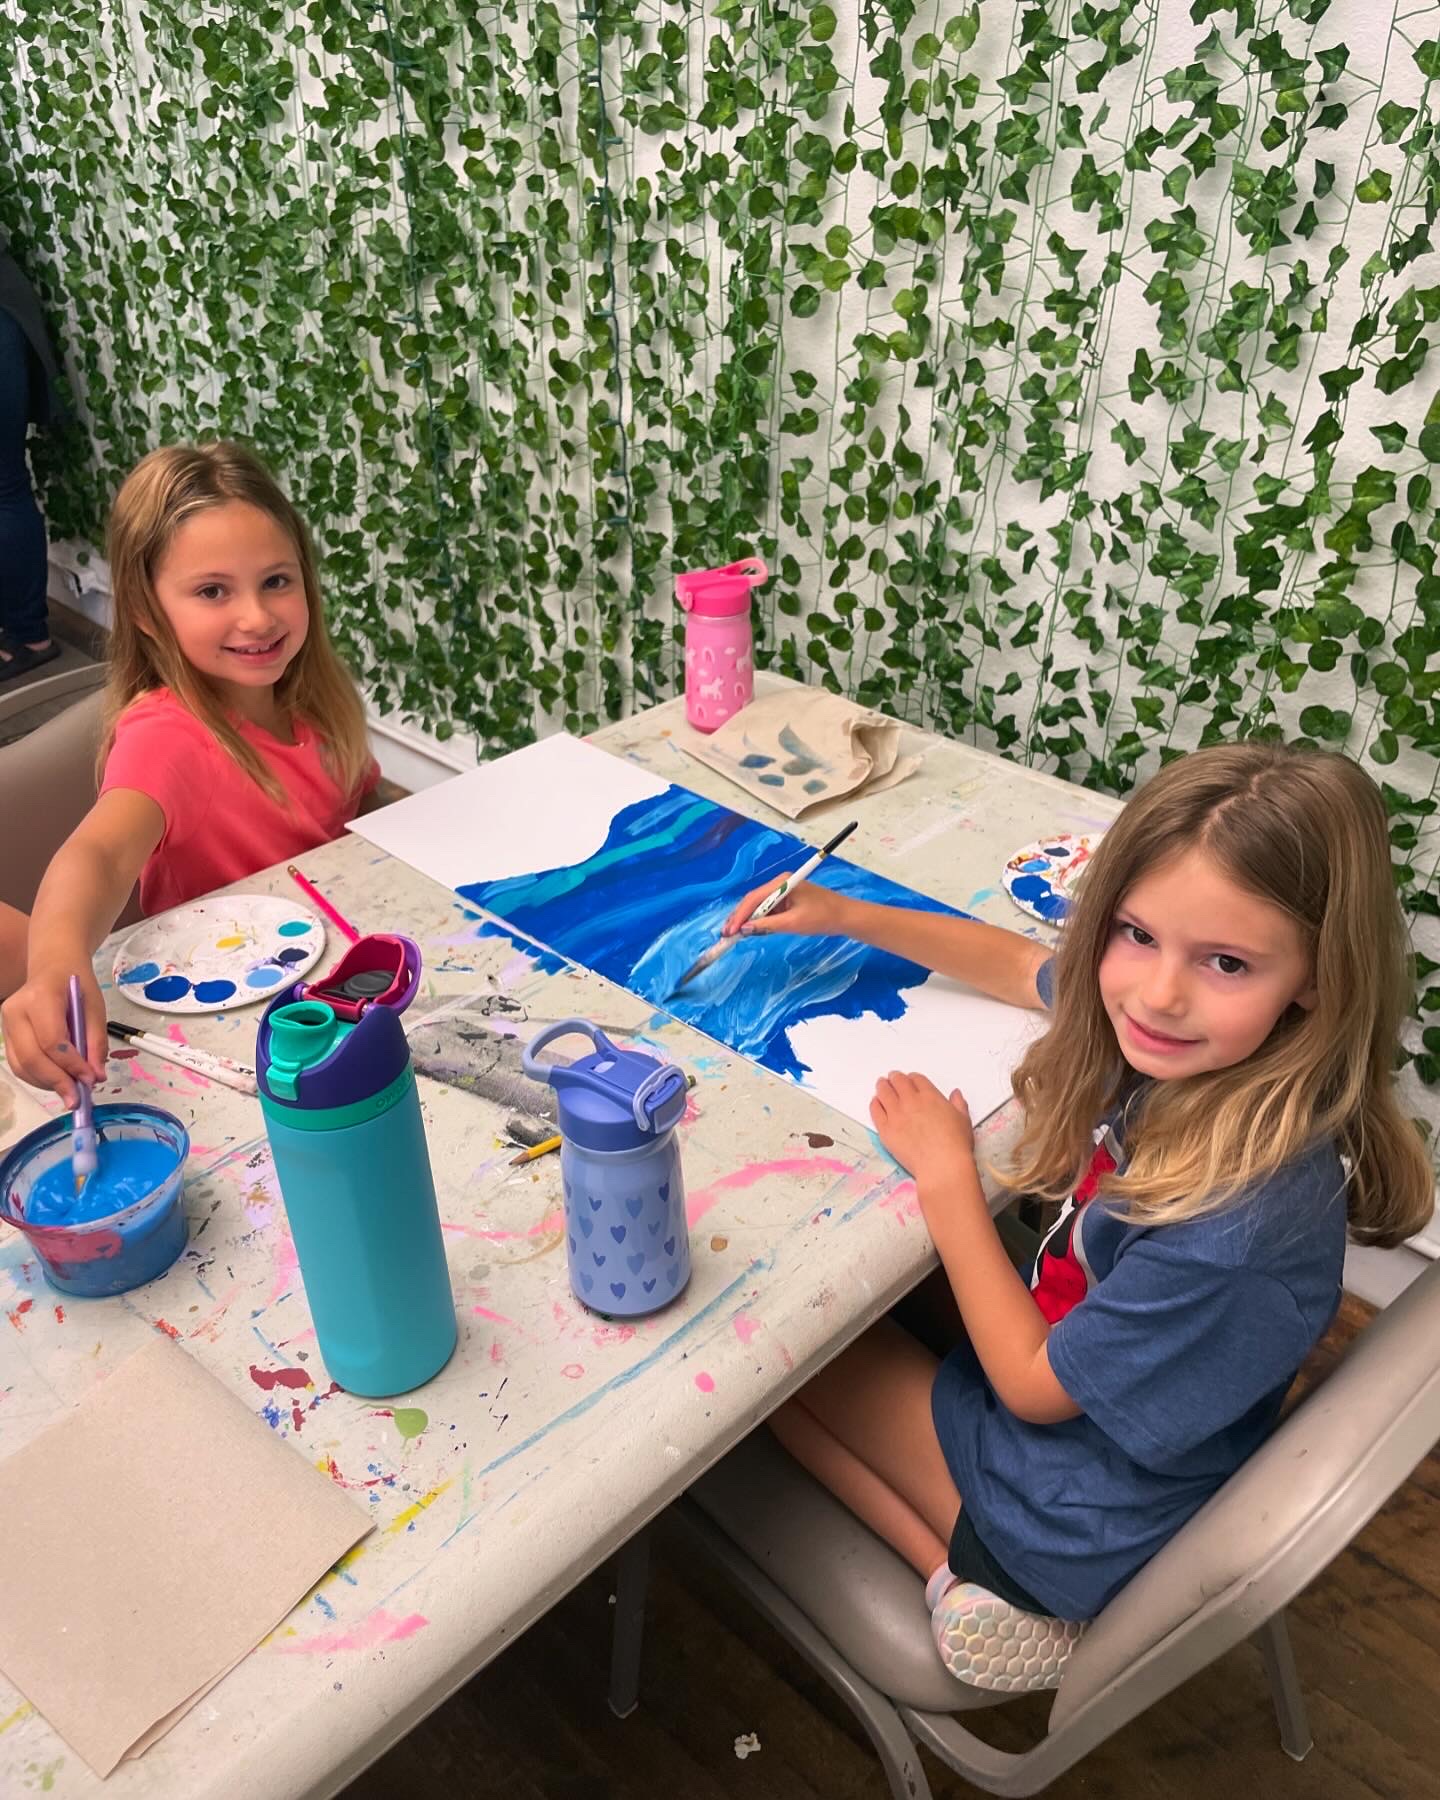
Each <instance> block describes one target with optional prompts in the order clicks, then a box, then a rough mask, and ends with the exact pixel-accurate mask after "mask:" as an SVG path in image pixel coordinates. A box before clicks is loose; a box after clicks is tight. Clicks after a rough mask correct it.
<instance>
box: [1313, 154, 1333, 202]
mask: <svg viewBox="0 0 1440 1800" xmlns="http://www.w3.org/2000/svg"><path fill="white" fill-rule="evenodd" d="M1334 185H1335V165H1334V163H1327V162H1321V161H1320V159H1319V158H1318V157H1317V158H1316V160H1315V198H1316V199H1317V200H1323V199H1324V198H1325V196H1326V195H1327V194H1328V193H1329V192H1330V190H1331V188H1333V187H1334Z"/></svg>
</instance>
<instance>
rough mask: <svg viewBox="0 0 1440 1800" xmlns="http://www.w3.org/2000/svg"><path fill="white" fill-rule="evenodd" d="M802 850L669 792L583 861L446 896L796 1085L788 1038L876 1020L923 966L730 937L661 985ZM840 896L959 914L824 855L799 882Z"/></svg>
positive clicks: (617, 822) (893, 1012)
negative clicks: (805, 1028)
mask: <svg viewBox="0 0 1440 1800" xmlns="http://www.w3.org/2000/svg"><path fill="white" fill-rule="evenodd" d="M810 854H811V847H810V845H808V844H806V843H805V842H804V841H803V840H801V839H800V838H797V837H794V836H792V835H791V834H790V833H789V832H785V831H776V830H774V829H773V828H772V827H770V826H768V825H759V824H756V823H755V821H754V820H753V819H746V818H742V817H741V816H740V815H739V814H738V813H733V812H730V811H729V810H728V809H727V808H725V807H722V806H717V805H715V803H714V802H713V801H710V800H703V799H701V798H700V797H699V796H698V795H696V794H692V793H690V792H689V791H688V790H687V789H685V788H680V787H673V786H672V787H669V788H667V789H666V790H665V792H664V793H663V794H659V795H656V796H655V797H654V798H652V799H646V800H641V801H637V802H636V803H635V804H634V805H632V806H627V807H626V808H625V809H624V810H623V811H622V812H620V813H617V814H616V816H615V818H614V819H613V820H612V821H611V825H610V830H609V833H608V835H607V837H606V839H605V843H604V844H603V846H602V847H601V848H600V849H599V850H597V851H596V852H595V854H594V855H593V856H589V857H587V858H586V859H585V860H584V861H583V862H579V863H574V864H571V865H569V866H568V867H565V868H557V869H545V870H540V871H537V872H536V873H534V874H528V875H514V876H509V877H507V878H505V879H503V880H497V881H478V882H475V883H473V884H471V885H469V886H465V887H462V888H461V889H460V890H459V891H460V893H461V894H462V895H463V896H464V897H465V898H466V899H467V900H470V901H472V902H474V904H475V905H477V906H481V907H484V909H485V910H486V911H487V912H490V913H494V914H495V915H496V917H498V918H501V919H504V920H505V921H507V923H509V924H511V925H514V926H516V927H518V928H519V929H520V930H521V931H523V932H525V933H527V934H528V935H529V936H531V937H534V938H538V939H539V940H540V942H541V943H543V944H548V945H550V946H551V948H552V949H555V950H558V951H559V952H560V953H561V954H562V955H564V956H566V957H568V958H569V959H570V960H571V961H572V962H576V963H579V964H581V965H582V966H583V967H586V968H591V969H596V970H598V971H599V972H600V973H601V974H602V975H605V976H607V977H608V978H609V979H610V980H611V981H614V982H616V983H617V984H618V985H619V986H621V987H625V988H628V989H629V990H630V991H631V992H632V993H636V994H639V995H641V996H642V997H643V998H645V999H647V1000H650V1001H652V1002H653V1003H654V1005H655V1006H657V1007H660V1008H663V1009H664V1010H665V1011H666V1012H669V1013H672V1014H673V1015H674V1016H675V1017H676V1018H678V1019H683V1020H685V1021H686V1023H687V1024H691V1025H694V1026H695V1027H696V1028H697V1029H698V1030H700V1031H703V1032H705V1033H707V1034H708V1035H709V1036H710V1037H713V1038H716V1039H718V1040H719V1041H720V1042H722V1043H725V1044H728V1045H729V1046H730V1047H731V1049H733V1050H738V1051H739V1052H740V1053H741V1054H742V1055H744V1056H748V1057H750V1058H752V1059H753V1060H754V1061H756V1062H758V1063H762V1064H763V1065H764V1066H765V1067H766V1068H767V1069H771V1070H773V1071H774V1073H776V1074H777V1075H788V1076H790V1077H792V1078H793V1079H795V1080H800V1079H802V1078H803V1077H804V1076H805V1075H806V1074H807V1073H808V1072H809V1071H808V1068H807V1065H806V1064H805V1063H803V1062H802V1061H801V1060H800V1059H799V1057H798V1056H797V1055H796V1053H795V1051H794V1048H793V1047H792V1044H791V1041H790V1036H789V1033H790V1029H791V1027H792V1026H795V1025H798V1024H800V1023H801V1022H802V1021H804V1020H807V1019H823V1018H835V1019H858V1018H860V1017H861V1016H862V1015H863V1014H866V1013H873V1014H875V1015H876V1016H877V1017H879V1018H881V1019H886V1020H894V1019H899V1018H900V1017H901V1016H902V1015H903V1014H904V1012H905V1008H906V1001H905V999H904V997H903V996H904V993H905V990H906V989H907V988H917V987H919V986H920V985H921V984H922V983H923V982H924V981H925V980H926V979H927V977H928V975H929V970H927V969H926V968H924V967H923V966H922V965H921V964H919V963H914V962H910V961H908V960H907V959H906V958H904V957H900V956H892V955H890V954H889V953H888V952H886V951H882V950H874V949H871V948H869V947H868V946H867V945H865V944H857V943H855V942H853V941H852V940H850V939H848V938H800V937H790V936H788V935H775V936H761V937H754V938H742V939H741V940H740V942H739V943H737V944H736V945H735V947H734V948H733V949H732V950H730V951H729V952H727V954H726V955H724V956H722V957H721V958H720V959H719V961H718V962H716V963H714V964H713V965H712V966H711V967H710V968H708V969H706V970H704V971H703V972H702V973H701V974H700V975H698V976H697V977H696V978H695V980H694V981H692V982H691V983H690V984H689V985H688V986H687V987H686V989H685V990H684V992H683V993H681V994H678V995H677V994H676V993H675V992H674V989H675V984H676V982H678V981H679V979H680V977H681V976H682V975H683V974H684V973H685V971H686V969H688V968H689V967H690V965H691V964H692V963H693V962H694V961H695V959H696V958H697V957H698V956H699V955H700V953H701V952H702V951H703V950H705V949H707V948H708V947H709V946H710V945H711V944H713V943H714V942H715V940H716V938H717V937H718V936H719V933H720V927H721V925H722V924H723V923H724V922H725V919H726V918H727V917H728V916H729V914H730V912H731V911H732V910H733V909H734V907H735V904H736V902H737V901H739V900H740V899H741V898H742V897H743V896H744V894H745V893H747V892H748V890H749V889H750V888H752V887H756V886H758V885H759V884H760V883H761V882H762V881H767V880H770V879H772V878H773V877H774V876H776V875H779V874H781V873H783V872H784V871H785V870H787V869H798V868H799V867H800V865H801V863H803V862H804V861H805V860H806V858H807V857H808V856H809V855H810ZM811 880H812V881H819V882H823V883H824V884H825V885H826V886H828V887H832V888H836V889H838V890H839V892H841V893H843V894H853V895H855V896H856V897H857V898H859V899H862V900H877V901H880V902H882V903H884V904H886V905H891V906H906V907H910V908H913V909H918V910H921V911H924V912H936V913H947V914H949V915H950V916H952V917H966V916H968V915H966V914H962V913H959V912H957V910H956V908H954V907H953V906H946V905H944V904H943V903H942V902H941V901H938V900H931V899H928V898H927V897H926V896H925V895H923V894H917V893H915V892H913V890H911V889H910V888H906V887H901V886H900V885H899V883H898V882H894V881H887V880H886V879H885V877H884V876H883V875H872V874H871V873H870V872H869V871H868V870H865V869H859V868H856V867H855V865H854V864H853V863H847V862H844V861H842V860H840V859H839V858H838V857H835V858H832V859H830V860H829V861H828V862H825V863H822V864H821V866H820V868H819V869H818V870H817V871H816V873H815V874H814V875H813V876H812V877H811Z"/></svg>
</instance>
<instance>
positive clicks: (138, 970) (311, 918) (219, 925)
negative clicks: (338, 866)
mask: <svg viewBox="0 0 1440 1800" xmlns="http://www.w3.org/2000/svg"><path fill="white" fill-rule="evenodd" d="M324 951H325V927H324V925H323V924H322V923H321V921H320V920H319V918H317V917H316V915H315V914H314V913H313V912H311V911H310V909H309V908H308V907H306V906H302V905H301V904H300V903H299V902H298V901H296V900H280V899H276V898H275V897H274V896H273V895H270V894H217V895H216V896H215V897H214V898H213V899H209V900H197V901H195V902H194V904H193V905H191V906H182V907H178V908H177V909H176V910H175V911H174V912H168V913H161V914H160V915H159V916H158V917H156V918H153V919H147V920H146V921H145V923H144V924H143V925H139V926H137V927H136V928H135V930H134V931H132V932H131V933H130V936H129V937H128V938H126V940H125V942H124V943H123V944H122V945H121V946H120V949H119V951H118V953H117V955H116V957H115V986H116V988H117V989H119V991H120V992H121V993H123V994H125V995H126V996H127V997H128V998H129V999H131V1000H133V1001H134V1002H135V1003H136V1005H137V1006H147V1007H150V1008H152V1009H153V1010H154V1011H156V1012H172V1013H205V1012H220V1011H221V1010H223V1009H224V1008H226V1007H234V1006H251V1005H253V1004H254V1003H255V1002H256V1001H259V1000H268V999H270V998H271V996H272V994H273V993H274V991H275V989H276V988H278V987H279V986H281V984H282V983H289V982H291V981H298V980H299V979H300V977H301V976H302V975H304V974H305V973H306V972H307V971H308V970H310V969H312V968H314V966H315V964H316V963H317V962H319V960H320V958H321V956H322V955H323V954H324Z"/></svg>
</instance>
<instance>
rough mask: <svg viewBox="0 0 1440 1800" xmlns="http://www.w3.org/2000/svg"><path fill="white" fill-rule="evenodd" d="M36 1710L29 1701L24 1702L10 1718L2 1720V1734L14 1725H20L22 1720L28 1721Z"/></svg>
mask: <svg viewBox="0 0 1440 1800" xmlns="http://www.w3.org/2000/svg"><path fill="white" fill-rule="evenodd" d="M34 1710H35V1708H34V1707H33V1706H32V1705H31V1704H30V1702H29V1701H28V1700H22V1701H21V1702H20V1704H19V1705H18V1706H17V1707H16V1708H15V1710H14V1712H12V1713H11V1714H10V1716H9V1717H8V1718H5V1719H0V1732H5V1731H8V1730H9V1729H10V1727H11V1726H12V1725H18V1724H19V1723H20V1721H21V1720H22V1719H28V1718H29V1717H30V1715H31V1713H33V1712H34Z"/></svg>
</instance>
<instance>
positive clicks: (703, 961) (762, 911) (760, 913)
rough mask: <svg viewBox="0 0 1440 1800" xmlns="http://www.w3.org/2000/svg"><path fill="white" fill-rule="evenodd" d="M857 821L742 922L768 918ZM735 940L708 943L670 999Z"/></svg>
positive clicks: (725, 939) (724, 939) (781, 884)
mask: <svg viewBox="0 0 1440 1800" xmlns="http://www.w3.org/2000/svg"><path fill="white" fill-rule="evenodd" d="M859 823H860V821H859V820H858V819H852V820H851V821H850V823H849V824H848V825H847V826H846V827H845V828H844V830H843V831H837V832H836V833H835V835H834V837H833V838H831V840H830V842H829V843H828V844H823V845H822V846H821V847H820V849H818V850H817V851H816V852H815V854H814V855H813V856H812V857H811V858H810V860H809V862H807V863H804V864H803V865H802V866H801V867H800V868H798V869H797V870H796V871H795V873H794V874H793V875H788V876H786V878H785V880H784V881H782V882H781V883H780V885H779V887H777V888H776V890H775V892H774V893H773V894H767V895H766V896H765V898H764V899H763V900H762V901H761V902H760V904H759V905H758V906H757V907H756V908H755V910H754V912H753V913H751V915H750V917H749V919H748V920H747V921H746V923H747V924H753V923H754V921H755V920H756V919H765V918H768V917H769V916H770V914H771V913H772V912H774V910H775V908H776V907H777V906H779V904H780V902H781V901H782V900H783V899H784V898H785V896H786V895H787V894H793V893H794V891H795V889H796V888H797V887H799V885H800V883H801V882H802V881H808V880H809V879H810V877H811V876H812V875H813V874H814V873H815V871H816V870H817V869H818V868H819V867H820V865H821V863H822V862H824V860H825V858H826V857H827V856H829V855H830V854H831V853H832V852H833V851H835V850H838V849H839V847H840V846H841V844H843V843H844V842H845V840H846V838H848V837H849V835H850V833H851V832H852V831H853V830H854V829H855V827H856V826H857V825H858V824H859ZM735 941H736V940H735V938H733V937H722V938H721V939H720V940H719V941H718V942H717V943H714V944H712V945H711V946H710V948H709V949H708V950H707V951H706V952H705V953H704V955H703V956H701V957H699V958H698V959H697V960H696V961H695V962H693V963H691V965H690V967H689V968H688V969H687V970H686V971H685V973H684V974H683V975H682V976H681V977H680V979H679V981H678V982H677V983H676V984H675V986H674V987H673V988H672V989H671V990H670V998H671V999H672V1000H673V999H674V997H675V995H676V994H678V993H679V992H680V990H681V988H683V987H688V986H689V984H690V983H691V982H692V981H693V980H694V979H695V977H696V976H697V975H698V974H700V972H701V971H702V970H703V969H708V968H709V967H710V965H711V963H713V962H717V961H718V960H719V959H720V958H721V957H722V956H723V955H724V954H725V952H726V951H727V950H728V949H730V948H731V946H732V945H733V944H734V943H735Z"/></svg>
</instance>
